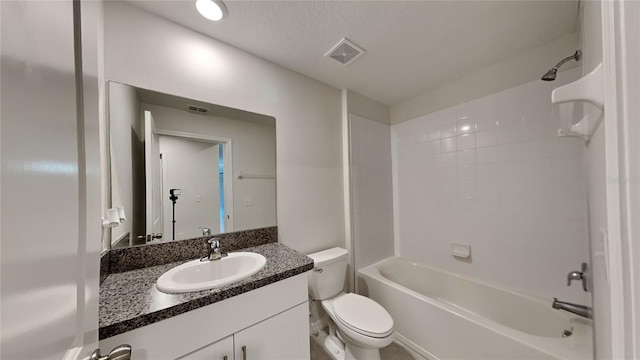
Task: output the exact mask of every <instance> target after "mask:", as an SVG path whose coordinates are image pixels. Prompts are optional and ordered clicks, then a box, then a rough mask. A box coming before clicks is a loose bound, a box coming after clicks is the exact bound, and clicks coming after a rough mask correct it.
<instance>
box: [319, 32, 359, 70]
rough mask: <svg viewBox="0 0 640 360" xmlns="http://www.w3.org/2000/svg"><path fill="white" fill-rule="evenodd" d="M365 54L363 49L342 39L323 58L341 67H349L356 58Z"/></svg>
mask: <svg viewBox="0 0 640 360" xmlns="http://www.w3.org/2000/svg"><path fill="white" fill-rule="evenodd" d="M365 52H366V51H364V49H363V48H361V47H359V46H358V45H356V44H354V43H352V42H351V41H349V40H348V39H347V38H344V39H342V40H341V41H340V42H339V43H338V44H336V46H334V47H333V48H332V49H331V50H329V52H328V53H326V54H325V55H324V56H325V57H330V58H332V59H334V60H336V61H338V62H340V63H341V64H343V65H350V64H351V63H352V62H354V61H356V59H357V58H359V57H360V56H362V55H364V53H365Z"/></svg>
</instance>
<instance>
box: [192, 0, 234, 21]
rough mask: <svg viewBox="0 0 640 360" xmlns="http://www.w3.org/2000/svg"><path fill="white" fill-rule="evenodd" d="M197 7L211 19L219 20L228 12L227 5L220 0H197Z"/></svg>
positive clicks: (201, 13)
mask: <svg viewBox="0 0 640 360" xmlns="http://www.w3.org/2000/svg"><path fill="white" fill-rule="evenodd" d="M196 9H198V12H199V13H200V15H202V16H204V17H206V18H207V19H209V20H213V21H218V20H222V19H223V18H225V17H226V16H227V14H228V11H227V7H226V6H225V5H224V3H223V2H222V1H220V0H197V1H196Z"/></svg>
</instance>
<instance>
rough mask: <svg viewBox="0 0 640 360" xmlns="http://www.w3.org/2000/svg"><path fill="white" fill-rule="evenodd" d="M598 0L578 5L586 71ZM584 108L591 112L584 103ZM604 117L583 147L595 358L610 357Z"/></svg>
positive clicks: (594, 61)
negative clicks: (589, 242)
mask: <svg viewBox="0 0 640 360" xmlns="http://www.w3.org/2000/svg"><path fill="white" fill-rule="evenodd" d="M600 7H601V2H600V1H585V2H583V3H581V9H582V33H581V36H582V47H583V60H582V63H583V70H582V74H583V75H584V74H587V73H589V72H590V71H591V70H593V69H594V68H595V67H596V65H598V64H599V63H600V62H601V61H602V22H601V18H600V17H601V10H600ZM585 110H586V111H587V112H589V111H591V112H594V111H595V109H594V108H593V107H591V106H590V105H588V104H586V105H585ZM605 155H606V154H605V126H604V121H603V123H602V124H601V126H600V127H599V128H598V129H597V130H596V132H595V133H594V135H593V138H592V139H591V142H590V143H589V146H588V147H587V155H586V157H587V167H588V183H589V236H590V239H591V247H590V251H591V254H590V255H591V274H592V276H593V284H594V290H593V309H594V314H593V315H594V323H595V326H596V331H595V344H594V345H595V358H596V359H610V358H611V354H612V349H611V310H610V308H611V302H610V300H609V298H608V296H609V294H610V292H609V290H610V289H609V281H608V280H607V264H606V258H605V254H606V249H605V246H606V245H605V243H604V241H603V233H602V231H603V230H604V231H606V229H607V194H606V191H607V172H606V163H605Z"/></svg>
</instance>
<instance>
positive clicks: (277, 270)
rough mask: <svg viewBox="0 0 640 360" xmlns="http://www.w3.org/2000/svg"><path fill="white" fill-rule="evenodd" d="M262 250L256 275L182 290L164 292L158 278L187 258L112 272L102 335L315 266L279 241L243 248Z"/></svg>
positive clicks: (104, 290) (104, 288)
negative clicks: (218, 285)
mask: <svg viewBox="0 0 640 360" xmlns="http://www.w3.org/2000/svg"><path fill="white" fill-rule="evenodd" d="M242 251H251V252H256V253H258V254H262V255H263V256H264V257H265V258H267V263H266V265H265V266H264V268H262V270H260V271H259V272H258V273H256V274H255V275H253V276H251V277H249V278H247V279H245V280H242V281H238V282H235V283H232V284H229V285H227V286H224V287H221V288H217V289H212V290H205V291H198V292H191V293H182V294H165V293H162V292H160V291H158V289H156V280H157V279H158V278H159V277H160V275H162V274H163V273H164V272H165V271H167V270H169V269H171V268H173V267H175V266H178V265H180V264H182V263H185V262H187V261H178V262H174V263H170V264H164V265H158V266H153V267H148V268H143V269H137V270H132V271H127V272H122V273H115V274H111V275H109V276H108V277H107V278H106V279H105V280H104V282H103V283H102V285H101V286H100V314H99V325H100V330H99V333H100V339H105V338H108V337H111V336H114V335H118V334H121V333H123V332H126V331H130V330H133V329H136V328H139V327H142V326H145V325H149V324H152V323H155V322H158V321H160V320H164V319H167V318H170V317H172V316H176V315H179V314H182V313H185V312H187V311H190V310H194V309H197V308H199V307H203V306H206V305H209V304H213V303H215V302H217V301H221V300H224V299H228V298H230V297H233V296H236V295H239V294H242V293H245V292H248V291H251V290H253V289H257V288H260V287H262V286H265V285H269V284H271V283H274V282H276V281H279V280H283V279H286V278H289V277H292V276H295V275H298V274H302V273H304V272H306V271H309V270H311V269H313V260H311V259H310V258H308V257H307V256H305V255H303V254H300V253H298V252H297V251H295V250H293V249H291V248H289V247H287V246H285V245H282V244H279V243H269V244H266V245H261V246H256V247H250V248H246V249H242Z"/></svg>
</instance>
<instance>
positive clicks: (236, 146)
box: [108, 81, 276, 248]
mask: <svg viewBox="0 0 640 360" xmlns="http://www.w3.org/2000/svg"><path fill="white" fill-rule="evenodd" d="M108 92H109V99H108V100H109V101H108V102H109V105H108V110H109V112H108V120H109V144H108V145H109V155H110V161H109V163H110V173H111V174H110V175H111V176H110V179H111V186H110V189H111V197H110V200H111V205H110V208H113V209H118V210H119V211H120V214H121V215H120V216H117V217H119V218H121V219H120V224H118V225H116V226H114V227H112V228H111V242H110V244H111V248H122V247H128V246H137V245H144V244H149V243H158V242H166V241H174V240H183V239H190V238H195V237H200V236H203V235H208V234H219V233H224V232H231V231H239V230H248V229H256V228H262V227H268V226H275V225H276V183H275V174H276V128H275V118H273V117H270V116H266V115H260V114H255V113H250V112H247V111H243V110H238V109H233V108H228V107H224V106H220V105H214V104H208V103H203V102H201V101H195V100H191V99H186V98H182V97H178V96H173V95H168V94H163V93H159V92H155V91H151V90H146V89H140V88H136V87H133V86H129V85H126V84H121V83H117V82H113V81H111V82H109V83H108ZM122 215H124V217H123V216H122Z"/></svg>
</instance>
